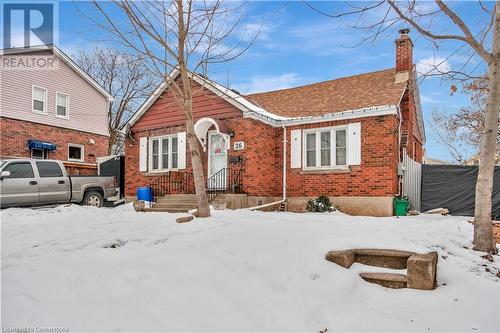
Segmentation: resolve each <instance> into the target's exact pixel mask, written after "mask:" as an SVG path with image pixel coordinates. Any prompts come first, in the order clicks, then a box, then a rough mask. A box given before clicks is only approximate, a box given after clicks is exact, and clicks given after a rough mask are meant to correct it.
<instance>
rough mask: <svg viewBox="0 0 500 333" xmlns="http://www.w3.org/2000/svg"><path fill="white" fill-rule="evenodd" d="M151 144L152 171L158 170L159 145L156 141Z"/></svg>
mask: <svg viewBox="0 0 500 333" xmlns="http://www.w3.org/2000/svg"><path fill="white" fill-rule="evenodd" d="M152 143H153V147H152V153H153V163H152V164H153V165H152V169H155V170H156V169H159V166H158V161H159V159H158V144H159V141H158V140H153V141H152Z"/></svg>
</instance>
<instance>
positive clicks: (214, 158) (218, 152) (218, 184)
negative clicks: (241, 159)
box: [207, 132, 227, 189]
mask: <svg viewBox="0 0 500 333" xmlns="http://www.w3.org/2000/svg"><path fill="white" fill-rule="evenodd" d="M225 168H227V149H226V142H225V141H224V138H223V136H222V134H220V133H216V132H211V133H208V178H209V179H210V177H212V176H213V175H215V174H217V172H219V171H220V170H221V169H225ZM226 178H227V175H226V174H225V172H220V173H218V174H217V176H215V177H214V178H212V179H211V180H210V181H209V182H208V184H207V186H208V188H209V189H225V188H226Z"/></svg>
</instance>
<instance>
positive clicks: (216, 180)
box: [149, 165, 243, 203]
mask: <svg viewBox="0 0 500 333" xmlns="http://www.w3.org/2000/svg"><path fill="white" fill-rule="evenodd" d="M179 178H180V179H179ZM205 184H206V186H207V199H208V202H209V203H210V202H212V201H213V200H214V199H215V198H216V197H217V196H218V195H220V194H223V193H243V165H242V166H241V167H240V168H239V169H238V170H234V169H231V168H222V169H220V170H219V171H217V172H216V173H215V174H213V175H212V176H211V177H209V178H208V179H207V181H206V183H205ZM149 187H151V189H152V190H153V195H154V197H155V198H158V197H161V196H165V195H167V194H180V193H186V194H194V193H195V188H194V176H193V173H192V172H180V173H177V174H175V176H174V174H173V173H171V172H168V173H166V174H163V175H160V176H158V177H156V178H154V179H152V180H151V181H150V182H149Z"/></svg>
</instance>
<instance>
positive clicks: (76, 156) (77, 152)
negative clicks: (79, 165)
mask: <svg viewBox="0 0 500 333" xmlns="http://www.w3.org/2000/svg"><path fill="white" fill-rule="evenodd" d="M83 160H84V159H83V146H82V145H77V144H74V143H70V144H68V161H76V162H83Z"/></svg>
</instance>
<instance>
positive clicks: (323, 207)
mask: <svg viewBox="0 0 500 333" xmlns="http://www.w3.org/2000/svg"><path fill="white" fill-rule="evenodd" d="M306 209H307V210H308V211H309V212H314V213H325V212H332V211H334V210H335V207H333V206H332V202H331V201H330V198H328V197H327V196H326V195H320V196H319V197H317V198H316V199H311V200H309V201H308V202H307V206H306Z"/></svg>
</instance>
